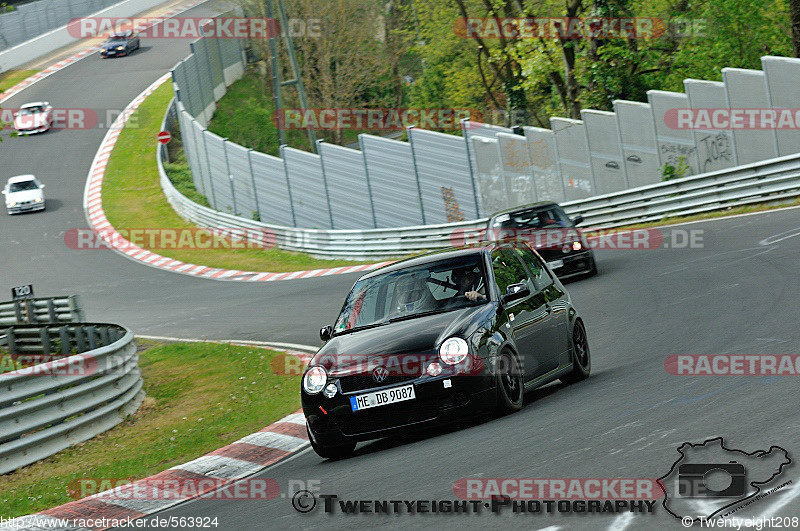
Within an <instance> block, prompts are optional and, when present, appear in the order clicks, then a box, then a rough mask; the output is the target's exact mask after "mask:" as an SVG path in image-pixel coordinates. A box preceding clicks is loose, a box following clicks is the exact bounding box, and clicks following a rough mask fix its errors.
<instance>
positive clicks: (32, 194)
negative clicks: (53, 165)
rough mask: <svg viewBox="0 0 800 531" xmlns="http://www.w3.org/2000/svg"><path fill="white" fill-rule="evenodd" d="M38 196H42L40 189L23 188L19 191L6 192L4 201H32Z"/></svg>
mask: <svg viewBox="0 0 800 531" xmlns="http://www.w3.org/2000/svg"><path fill="white" fill-rule="evenodd" d="M38 197H44V194H43V193H42V191H41V190H23V191H21V192H14V193H9V194H6V203H10V202H12V201H14V202H17V203H22V202H23V201H33V200H34V199H36V198H38Z"/></svg>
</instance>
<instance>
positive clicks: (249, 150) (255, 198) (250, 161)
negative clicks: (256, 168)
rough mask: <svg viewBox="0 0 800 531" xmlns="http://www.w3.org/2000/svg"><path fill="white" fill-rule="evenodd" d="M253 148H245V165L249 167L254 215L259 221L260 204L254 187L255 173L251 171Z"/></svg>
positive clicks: (256, 189)
mask: <svg viewBox="0 0 800 531" xmlns="http://www.w3.org/2000/svg"><path fill="white" fill-rule="evenodd" d="M252 155H253V150H252V149H248V150H247V166H248V167H249V168H250V185H251V186H252V187H253V201H255V203H256V215H257V216H258V221H261V205H260V204H259V203H258V188H256V174H255V173H254V172H253V157H252Z"/></svg>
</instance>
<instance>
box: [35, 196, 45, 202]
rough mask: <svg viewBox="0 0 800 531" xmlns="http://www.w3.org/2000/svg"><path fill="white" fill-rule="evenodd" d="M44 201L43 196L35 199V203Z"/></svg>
mask: <svg viewBox="0 0 800 531" xmlns="http://www.w3.org/2000/svg"><path fill="white" fill-rule="evenodd" d="M42 201H43V199H42V198H41V197H37V198H36V199H34V200H33V202H34V203H41V202H42Z"/></svg>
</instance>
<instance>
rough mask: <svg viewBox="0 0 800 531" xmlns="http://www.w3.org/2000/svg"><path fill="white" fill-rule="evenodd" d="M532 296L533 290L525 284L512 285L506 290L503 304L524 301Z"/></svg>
mask: <svg viewBox="0 0 800 531" xmlns="http://www.w3.org/2000/svg"><path fill="white" fill-rule="evenodd" d="M530 294H531V289H530V288H529V287H528V285H527V284H525V283H524V282H520V283H519V284H511V285H510V286H508V287H507V288H506V294H505V295H503V302H504V303H509V302H512V301H516V300H519V299H524V298H525V297H527V296H528V295H530Z"/></svg>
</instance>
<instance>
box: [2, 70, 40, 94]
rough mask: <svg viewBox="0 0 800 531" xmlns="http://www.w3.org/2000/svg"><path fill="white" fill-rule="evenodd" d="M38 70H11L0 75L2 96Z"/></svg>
mask: <svg viewBox="0 0 800 531" xmlns="http://www.w3.org/2000/svg"><path fill="white" fill-rule="evenodd" d="M36 72H38V70H9V71H8V72H4V73H2V74H0V94H2V93H3V92H5V91H6V90H8V89H10V88H11V87H13V86H14V85H16V84H17V83H19V82H20V81H22V80H23V79H27V78H29V77H30V76H32V75H33V74H35V73H36Z"/></svg>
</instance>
